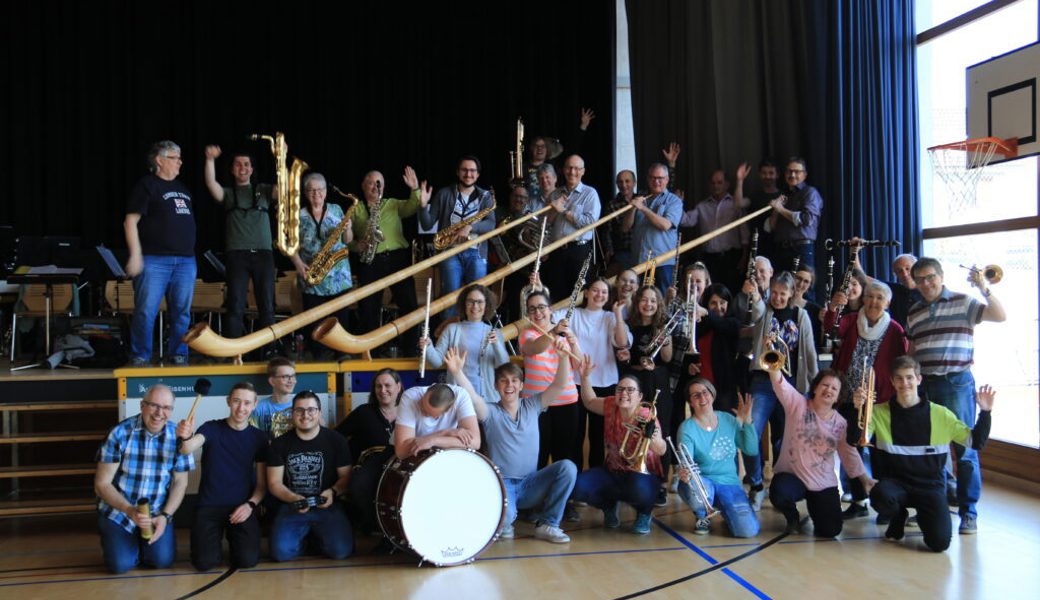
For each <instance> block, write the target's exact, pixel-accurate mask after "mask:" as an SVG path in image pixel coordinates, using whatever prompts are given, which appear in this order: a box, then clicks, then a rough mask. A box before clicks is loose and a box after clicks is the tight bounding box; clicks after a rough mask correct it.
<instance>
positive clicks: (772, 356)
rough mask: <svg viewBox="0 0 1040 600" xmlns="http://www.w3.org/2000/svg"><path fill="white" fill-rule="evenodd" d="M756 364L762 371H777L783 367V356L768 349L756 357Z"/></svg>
mask: <svg viewBox="0 0 1040 600" xmlns="http://www.w3.org/2000/svg"><path fill="white" fill-rule="evenodd" d="M758 366H759V368H761V369H762V370H763V371H779V370H780V369H782V368H784V356H783V354H781V353H779V352H777V351H776V350H768V351H766V352H763V353H762V356H759V357H758Z"/></svg>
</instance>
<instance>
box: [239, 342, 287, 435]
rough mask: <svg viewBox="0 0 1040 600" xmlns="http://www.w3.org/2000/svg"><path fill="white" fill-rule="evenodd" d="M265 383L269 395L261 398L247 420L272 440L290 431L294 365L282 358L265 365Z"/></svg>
mask: <svg viewBox="0 0 1040 600" xmlns="http://www.w3.org/2000/svg"><path fill="white" fill-rule="evenodd" d="M267 382H268V383H270V384H271V395H270V396H268V397H266V398H261V399H260V401H259V402H257V404H256V410H255V411H254V412H253V416H252V417H251V418H250V419H249V422H250V423H252V424H253V425H254V426H255V427H256V428H257V429H259V430H260V431H263V432H264V433H266V434H267V435H268V436H269V437H270V438H271V439H272V440H273V439H274V438H276V437H278V436H280V435H282V434H283V433H285V432H286V431H289V430H290V429H292V426H293V421H292V395H293V390H294V389H295V388H296V365H295V364H294V363H293V361H291V360H289V359H288V358H284V357H282V356H276V357H274V358H272V359H271V360H270V361H268V363H267Z"/></svg>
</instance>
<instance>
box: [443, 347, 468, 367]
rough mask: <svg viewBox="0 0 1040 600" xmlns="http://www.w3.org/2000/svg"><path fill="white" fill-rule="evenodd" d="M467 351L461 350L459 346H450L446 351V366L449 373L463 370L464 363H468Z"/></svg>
mask: <svg viewBox="0 0 1040 600" xmlns="http://www.w3.org/2000/svg"><path fill="white" fill-rule="evenodd" d="M467 355H468V353H467V352H460V351H459V349H458V348H456V347H454V346H452V347H451V348H448V351H447V352H445V353H444V366H445V368H447V370H448V372H449V373H458V372H460V371H462V367H463V365H465V364H466V356H467Z"/></svg>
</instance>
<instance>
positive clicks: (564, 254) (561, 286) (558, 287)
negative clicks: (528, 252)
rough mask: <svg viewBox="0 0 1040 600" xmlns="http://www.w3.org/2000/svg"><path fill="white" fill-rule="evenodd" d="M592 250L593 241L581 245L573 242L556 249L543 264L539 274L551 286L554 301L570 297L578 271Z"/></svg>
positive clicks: (550, 290)
mask: <svg viewBox="0 0 1040 600" xmlns="http://www.w3.org/2000/svg"><path fill="white" fill-rule="evenodd" d="M590 252H592V244H591V243H588V244H580V245H579V244H575V243H574V242H571V243H570V244H567V245H566V246H564V247H563V248H559V249H557V250H555V251H554V252H553V253H552V254H550V255H549V258H548V260H546V261H545V263H543V264H542V269H541V271H539V274H540V275H541V278H542V283H544V284H545V285H546V286H548V287H549V294H550V295H551V296H552V301H553V302H558V301H560V300H564V299H566V298H569V297H570V295H571V292H572V291H574V284H575V280H576V279H577V278H578V273H579V272H581V265H582V264H584V262H585V257H587V256H588V255H589V253H590ZM591 272H592V266H591V265H590V266H589V273H591ZM586 278H588V275H586Z"/></svg>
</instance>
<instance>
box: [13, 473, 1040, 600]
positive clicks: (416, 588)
mask: <svg viewBox="0 0 1040 600" xmlns="http://www.w3.org/2000/svg"><path fill="white" fill-rule="evenodd" d="M979 508H980V518H979V533H978V535H974V536H958V535H957V534H956V533H954V539H953V543H952V545H951V547H950V549H949V550H948V551H946V552H945V553H941V554H934V553H931V552H928V551H926V550H924V549H923V544H922V543H921V542H920V534H919V533H918V532H917V531H916V530H914V529H908V535H907V538H906V539H905V540H904V541H903V542H902V543H892V542H886V541H884V540H883V539H882V537H883V533H884V530H883V528H881V527H879V526H877V525H875V524H874V520H873V513H871V517H870V518H864V519H857V520H854V521H847V522H846V527H845V531H844V532H843V533H842V535H841V538H840V539H839V540H837V541H832V540H828V541H818V540H814V539H813V538H811V537H809V536H805V535H791V536H781V535H779V534H780V532H781V531H782V529H783V518H782V517H781V516H780V514H779V513H777V512H776V511H774V510H772V509H771V508H769V507H768V504H767V507H766V508H764V509H763V511H762V513H761V519H762V524H763V527H762V529H763V532H762V533H761V534H760V535H759V536H758V537H757V538H755V539H751V540H737V539H734V538H731V537H728V536H727V535H725V534H724V533H723V528H724V525H723V524H722V523H718V522H716V523H715V524H714V525H713V529H712V534H711V535H708V536H695V535H693V533H692V526H693V520H692V517H691V516H690V513H689V512H688V511H687V510H685V508H684V506H683V505H682V504H681V502H680V501H679V499H678V496H676V495H674V494H671V495H669V504H668V506H666V507H663V508H659V509H658V510H657V511H656V515H655V520H654V524H653V528H652V532H651V533H650V535H646V536H636V535H632V534H630V533H628V532H627V531H626V530H625V529H624V527H626V526H628V525H630V524H631V520H632V519H633V518H634V514H633V513H632V512H631V510H630V509H627V508H626V509H623V510H622V513H621V516H622V520H623V524H622V529H621V530H605V529H602V528H601V519H602V517H601V513H600V512H599V511H597V510H594V509H591V508H584V509H582V511H581V512H582V522H581V523H576V524H565V528H566V530H567V531H568V532H569V533H570V535H571V537H572V542H571V543H570V544H561V545H556V544H550V543H548V542H543V541H540V540H535V539H533V538H532V537H531V533H532V526H531V525H528V524H526V523H518V525H517V538H516V539H514V540H511V541H501V542H497V543H495V544H494V545H493V546H492V547H491V548H490V549H489V550H488V551H487V552H486V553H485V554H484V555H483V556H482V557H481V558H480V559H479V560H478V561H477V562H476V563H474V564H472V565H467V566H462V567H454V568H445V569H437V568H432V567H423V568H417V567H416V562H417V561H416V560H414V559H412V558H410V557H409V556H406V555H400V554H396V555H392V556H375V555H371V554H367V552H368V551H369V549H370V548H371V547H372V546H373V545H374V544H375V541H376V540H375V538H364V539H360V540H358V544H357V545H358V551H357V552H356V554H355V556H354V557H352V558H350V559H348V560H346V561H331V560H327V559H323V558H316V557H311V558H306V559H302V560H298V561H294V562H291V563H273V562H270V561H263V562H261V563H260V564H259V565H258V566H257V567H256V568H254V569H247V570H243V571H235V572H230V573H229V572H226V571H225V570H216V571H212V572H208V573H196V572H195V571H194V570H193V569H192V568H191V566H190V565H189V564H188V561H187V555H188V531H187V530H185V529H178V530H177V539H178V556H179V559H178V561H177V563H176V564H175V566H174V568H172V569H169V570H159V571H156V570H148V569H139V570H134V571H131V572H129V573H127V574H125V575H121V576H113V575H109V574H108V573H106V572H105V571H104V569H103V567H102V564H101V552H100V546H99V542H98V538H97V535H96V533H95V529H94V527H95V525H94V517H93V515H70V516H62V517H39V518H21V519H5V520H2V521H0V540H2V541H3V543H2V544H0V598H75V599H76V600H88V599H91V598H106V599H108V598H114V597H119V598H179V597H187V596H194V597H199V598H233V597H238V598H279V597H296V598H300V599H301V600H302V599H304V598H306V599H308V600H309V599H314V598H331V597H339V598H344V597H346V598H422V599H427V598H433V599H438V598H466V599H468V598H479V599H482V600H484V599H495V598H524V599H530V598H546V599H554V598H618V597H624V596H628V595H639V594H643V597H647V598H693V597H707V598H755V597H757V598H803V599H804V598H843V599H845V598H886V597H887V598H958V599H961V598H963V599H974V598H1001V599H1018V598H1023V599H1036V598H1038V597H1040V568H1038V567H1040V560H1038V559H1040V519H1038V518H1037V514H1038V513H1040V500H1038V498H1037V496H1036V495H1035V494H1029V493H1025V492H1022V491H1016V490H1012V489H1010V488H1007V487H1002V486H1000V485H998V484H993V483H987V485H986V487H985V491H984V494H983V501H982V503H981V504H980V507H979ZM802 512H803V514H804V508H803V510H802ZM953 524H954V528H955V529H954V531H955V532H956V526H957V518H956V516H954V519H953ZM669 584H672V585H669ZM659 586H660V587H659ZM658 587H659V589H657V588H658Z"/></svg>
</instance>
